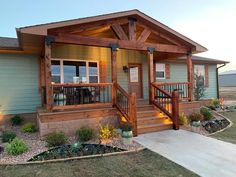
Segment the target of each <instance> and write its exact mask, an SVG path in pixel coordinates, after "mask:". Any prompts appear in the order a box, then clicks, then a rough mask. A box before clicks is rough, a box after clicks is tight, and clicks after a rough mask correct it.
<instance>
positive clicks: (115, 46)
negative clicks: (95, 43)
mask: <svg viewBox="0 0 236 177" xmlns="http://www.w3.org/2000/svg"><path fill="white" fill-rule="evenodd" d="M109 47H110V48H111V50H112V51H117V50H118V48H119V45H118V44H110V45H109Z"/></svg>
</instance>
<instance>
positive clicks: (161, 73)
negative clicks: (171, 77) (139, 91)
mask: <svg viewBox="0 0 236 177" xmlns="http://www.w3.org/2000/svg"><path fill="white" fill-rule="evenodd" d="M165 68H166V67H165V64H162V63H156V79H165V77H166V73H165Z"/></svg>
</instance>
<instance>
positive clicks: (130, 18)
mask: <svg viewBox="0 0 236 177" xmlns="http://www.w3.org/2000/svg"><path fill="white" fill-rule="evenodd" d="M128 20H129V21H130V22H132V23H133V22H137V19H136V18H134V17H128Z"/></svg>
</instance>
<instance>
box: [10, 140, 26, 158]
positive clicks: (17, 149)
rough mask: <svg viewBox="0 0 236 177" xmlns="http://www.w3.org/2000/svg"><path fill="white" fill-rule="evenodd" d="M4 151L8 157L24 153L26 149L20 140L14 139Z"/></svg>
mask: <svg viewBox="0 0 236 177" xmlns="http://www.w3.org/2000/svg"><path fill="white" fill-rule="evenodd" d="M6 150H7V153H8V154H10V155H19V154H22V153H24V152H26V151H27V150H28V147H27V145H26V143H25V142H24V141H23V140H22V139H18V138H14V139H13V140H12V141H11V142H10V143H8V144H7V145H6Z"/></svg>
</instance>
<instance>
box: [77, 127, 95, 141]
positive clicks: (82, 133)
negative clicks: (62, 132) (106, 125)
mask: <svg viewBox="0 0 236 177" xmlns="http://www.w3.org/2000/svg"><path fill="white" fill-rule="evenodd" d="M93 135H94V132H93V129H91V128H89V127H82V128H80V129H78V130H77V131H76V133H75V136H76V138H77V140H79V141H82V142H84V141H88V140H90V139H92V137H93Z"/></svg>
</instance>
